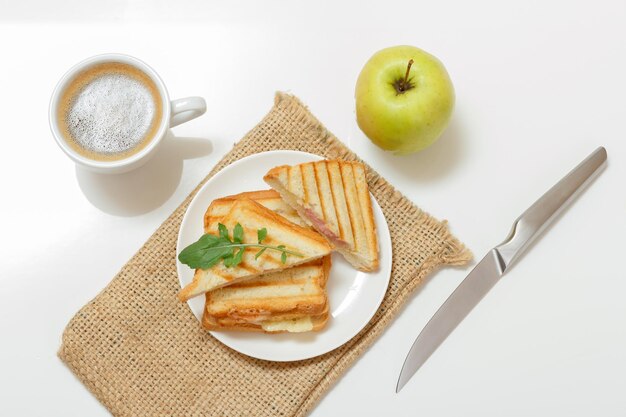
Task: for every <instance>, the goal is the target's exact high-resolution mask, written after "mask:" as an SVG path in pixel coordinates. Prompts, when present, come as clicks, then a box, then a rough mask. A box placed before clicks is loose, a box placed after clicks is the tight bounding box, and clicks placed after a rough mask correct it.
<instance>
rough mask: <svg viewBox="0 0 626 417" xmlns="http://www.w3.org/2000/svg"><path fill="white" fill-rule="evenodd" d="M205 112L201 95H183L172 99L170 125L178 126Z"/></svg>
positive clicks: (204, 102)
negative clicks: (183, 96)
mask: <svg viewBox="0 0 626 417" xmlns="http://www.w3.org/2000/svg"><path fill="white" fill-rule="evenodd" d="M204 112H206V101H204V99H203V98H202V97H185V98H179V99H178V100H172V115H171V116H170V127H174V126H178V125H179V124H181V123H185V122H188V121H190V120H192V119H195V118H196V117H199V116H202V115H203V114H204Z"/></svg>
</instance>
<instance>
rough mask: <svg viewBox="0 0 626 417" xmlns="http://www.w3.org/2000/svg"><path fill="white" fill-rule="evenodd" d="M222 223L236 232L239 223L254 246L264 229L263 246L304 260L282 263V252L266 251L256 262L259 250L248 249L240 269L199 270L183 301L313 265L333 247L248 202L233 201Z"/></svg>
mask: <svg viewBox="0 0 626 417" xmlns="http://www.w3.org/2000/svg"><path fill="white" fill-rule="evenodd" d="M221 223H222V224H224V225H225V226H226V227H227V228H228V230H233V228H234V226H235V225H236V224H237V223H239V224H241V226H242V227H243V230H244V238H243V242H244V243H251V244H256V243H257V231H258V230H259V229H262V228H265V229H266V230H267V237H266V238H265V240H264V241H263V243H264V244H267V245H271V246H278V245H284V246H285V248H286V249H287V250H290V251H294V252H297V253H299V254H301V255H302V256H296V255H288V256H287V259H286V261H285V262H284V263H283V262H282V261H281V252H279V251H275V250H266V251H265V252H264V253H263V254H262V255H261V256H259V257H258V258H255V254H256V253H257V252H258V248H255V247H248V248H246V249H245V251H244V253H243V261H242V262H241V263H240V264H239V265H237V266H234V267H226V266H225V265H224V264H223V262H219V263H218V264H216V265H214V266H212V267H211V268H209V269H196V271H195V274H194V277H193V281H192V282H191V283H190V284H188V285H187V286H185V287H184V288H183V289H182V290H181V291H180V293H179V294H178V297H179V299H180V300H181V301H186V300H188V299H190V298H192V297H195V296H197V295H200V294H203V293H206V292H208V291H212V290H215V289H217V288H220V287H223V286H226V285H230V284H234V283H237V282H241V281H244V280H247V279H251V278H253V277H256V276H259V275H261V274H265V273H269V272H275V271H280V270H283V269H285V268H288V267H292V266H295V265H300V264H303V263H306V262H310V261H312V260H315V259H319V258H321V257H323V256H326V255H328V254H330V251H331V247H330V245H329V244H328V243H327V242H326V241H325V240H324V239H323V238H322V237H321V236H320V235H319V234H317V233H316V232H314V231H312V230H310V229H308V228H304V227H302V226H298V225H297V224H294V223H292V222H290V221H288V220H287V219H285V218H284V217H282V216H280V215H278V214H276V213H274V212H273V211H272V210H270V209H268V208H266V207H264V206H263V205H261V204H259V203H257V202H255V201H253V200H250V199H249V198H241V199H237V200H236V201H234V202H233V203H232V206H231V207H230V210H229V211H228V214H226V215H225V216H223V217H221ZM211 233H213V234H218V231H217V224H215V225H214V226H213V230H212V232H211Z"/></svg>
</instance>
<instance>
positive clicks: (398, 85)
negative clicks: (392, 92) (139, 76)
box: [393, 59, 415, 95]
mask: <svg viewBox="0 0 626 417" xmlns="http://www.w3.org/2000/svg"><path fill="white" fill-rule="evenodd" d="M411 65H413V60H412V59H409V64H408V65H407V66H406V73H405V74H404V79H402V78H398V79H396V80H395V81H394V82H393V87H394V88H395V89H396V95H398V94H404V93H405V92H407V91H409V90H410V89H411V88H413V87H415V85H414V84H413V83H412V82H411V79H410V78H409V73H410V72H411Z"/></svg>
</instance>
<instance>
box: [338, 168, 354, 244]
mask: <svg viewBox="0 0 626 417" xmlns="http://www.w3.org/2000/svg"><path fill="white" fill-rule="evenodd" d="M339 175H340V177H341V186H342V187H343V196H344V198H345V201H346V208H347V210H348V219H349V220H350V232H351V233H352V244H353V245H354V247H355V248H356V246H357V238H356V235H355V232H354V219H353V217H352V210H351V209H350V206H351V203H350V199H349V198H348V193H347V192H346V188H347V187H346V179H345V178H344V175H343V168H342V165H339Z"/></svg>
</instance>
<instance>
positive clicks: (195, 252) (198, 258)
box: [178, 223, 304, 269]
mask: <svg viewBox="0 0 626 417" xmlns="http://www.w3.org/2000/svg"><path fill="white" fill-rule="evenodd" d="M218 233H219V236H216V235H212V234H208V233H207V234H205V235H202V236H201V237H200V239H198V240H197V241H196V242H194V243H192V244H191V245H189V246H187V247H186V248H185V249H183V250H182V251H181V252H180V254H178V260H179V261H180V262H181V263H183V264H185V265H188V266H189V267H190V268H193V269H208V268H211V267H212V266H214V265H217V264H218V263H219V262H220V261H222V260H223V261H224V266H226V267H227V268H230V267H234V266H237V265H239V264H240V263H241V262H243V255H244V252H245V250H246V248H249V247H256V248H260V250H259V251H258V252H257V253H256V255H255V256H254V258H255V259H258V258H259V256H261V255H262V254H263V253H264V252H265V251H266V250H268V249H269V250H275V251H279V252H281V256H280V259H281V261H282V263H286V262H287V255H294V256H300V257H303V256H304V255H302V254H300V253H298V252H294V251H291V250H288V249H287V248H286V247H285V245H279V246H271V245H264V244H262V243H261V242H262V241H263V240H264V239H265V238H266V237H267V230H266V229H265V228H262V229H259V230H258V231H257V237H258V239H259V243H244V242H243V238H244V232H243V227H242V226H241V225H240V224H239V223H237V224H236V225H235V227H234V228H233V241H231V240H230V237H229V236H228V228H227V227H226V226H224V225H223V224H221V223H220V224H219V225H218Z"/></svg>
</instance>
